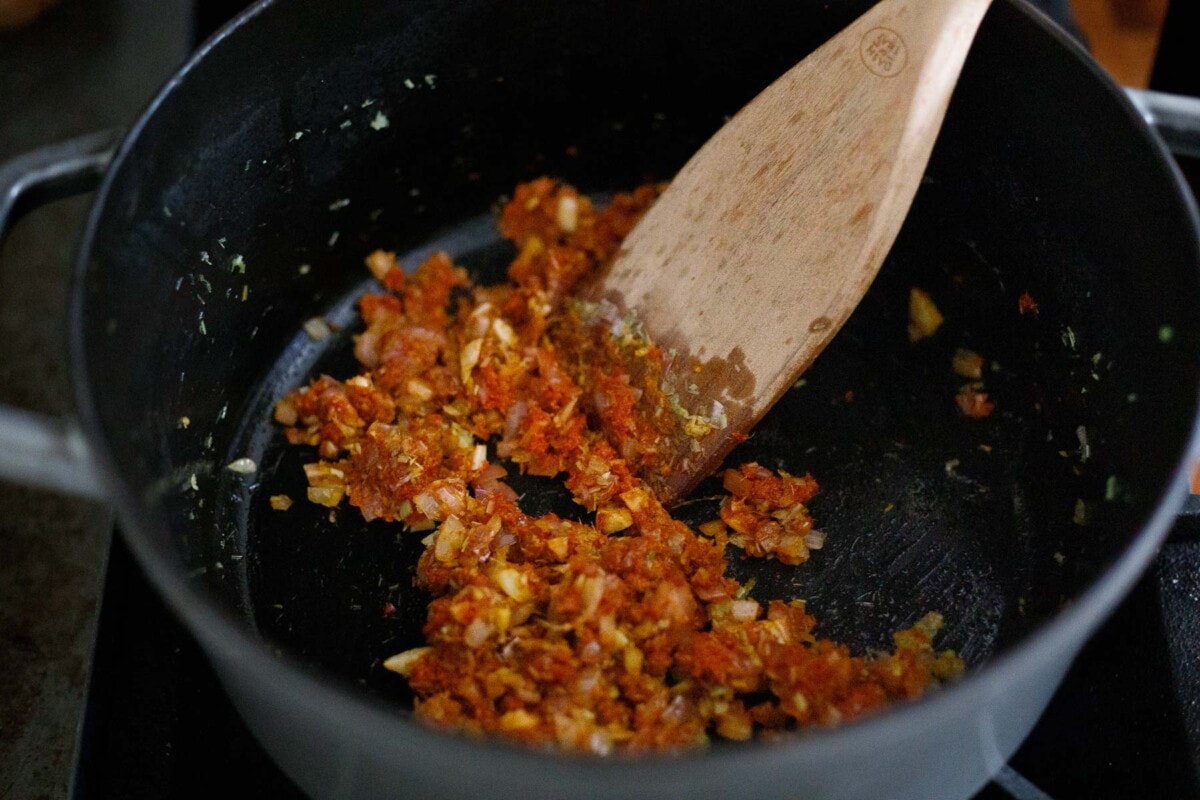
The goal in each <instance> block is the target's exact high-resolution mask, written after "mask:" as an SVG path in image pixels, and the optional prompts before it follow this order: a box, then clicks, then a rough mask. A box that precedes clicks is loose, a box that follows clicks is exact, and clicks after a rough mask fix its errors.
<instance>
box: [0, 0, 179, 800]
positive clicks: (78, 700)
mask: <svg viewBox="0 0 1200 800" xmlns="http://www.w3.org/2000/svg"><path fill="white" fill-rule="evenodd" d="M190 42H191V3H190V2H187V0H156V1H155V2H146V1H145V0H143V1H142V2H138V1H137V0H65V2H64V3H63V4H62V5H61V6H60V7H59V8H57V9H54V10H52V11H50V12H48V13H47V14H46V15H45V16H44V17H43V18H42V19H40V20H38V21H37V22H36V23H34V24H33V25H32V26H30V27H28V28H25V29H23V30H19V31H8V32H0V162H2V161H5V160H7V159H9V158H11V157H13V156H16V155H18V154H20V153H23V152H26V151H28V150H31V149H33V148H36V147H38V146H41V145H45V144H49V143H52V142H56V141H61V140H63V139H67V138H70V137H72V136H78V135H80V134H84V133H89V132H92V131H96V130H100V129H103V128H110V127H124V126H127V125H128V124H129V123H130V122H131V121H132V120H133V119H134V117H135V116H136V114H137V112H138V111H139V110H140V109H141V107H142V106H143V105H144V104H145V103H146V102H147V100H149V98H150V96H151V95H152V94H153V92H154V90H155V89H156V88H157V87H158V86H159V85H160V84H161V83H162V82H163V81H164V80H165V79H166V78H167V77H168V76H169V75H170V73H171V72H172V71H173V69H174V68H175V67H176V66H177V65H178V64H179V63H180V62H181V61H182V60H183V58H184V56H185V55H186V54H187V51H188V48H189V45H190ZM90 200H91V198H90V197H78V198H74V199H71V200H67V201H63V202H60V203H55V204H53V205H51V206H48V207H46V208H44V209H41V210H39V211H37V212H35V213H33V214H31V215H29V217H27V218H26V219H25V220H24V221H22V222H20V223H18V224H17V226H16V227H15V228H14V230H13V231H12V235H11V236H10V237H9V240H8V241H7V242H5V243H4V244H3V246H2V247H0V403H3V404H8V405H17V406H20V407H22V408H26V409H31V410H38V411H43V412H47V413H54V414H64V413H69V412H70V409H71V408H72V407H73V400H72V396H71V390H70V381H69V371H68V365H67V358H66V352H67V348H66V319H65V312H64V309H65V307H66V297H67V292H68V282H69V274H70V267H71V262H72V260H73V256H74V253H75V250H76V246H77V242H78V239H79V234H80V232H81V229H82V225H83V221H84V219H85V217H86V214H87V210H88V208H89V206H90ZM112 529H113V518H112V513H111V511H110V510H109V509H107V508H106V507H104V506H103V505H100V504H96V503H89V502H85V501H81V500H77V499H72V498H67V497H61V496H55V495H52V494H48V493H46V492H41V491H36V490H33V489H28V488H24V487H19V486H15V485H12V484H7V483H4V482H0V664H2V665H3V677H2V678H0V798H14V799H15V798H22V799H24V798H31V799H32V798H38V799H41V798H46V800H50V799H51V798H55V799H57V798H63V797H67V796H68V792H69V788H70V781H71V778H72V775H73V773H74V766H73V765H74V761H75V758H76V751H77V746H78V745H77V740H78V728H79V726H80V723H81V720H82V713H83V703H84V699H85V697H86V691H87V683H88V677H89V672H90V667H91V652H92V642H93V639H94V637H95V622H96V611H97V605H98V598H99V596H100V592H101V589H102V584H103V580H104V574H105V564H106V560H107V555H108V547H109V541H110V537H111V534H112Z"/></svg>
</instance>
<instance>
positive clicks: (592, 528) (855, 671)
mask: <svg viewBox="0 0 1200 800" xmlns="http://www.w3.org/2000/svg"><path fill="white" fill-rule="evenodd" d="M657 192H658V189H657V188H656V187H643V188H641V189H638V190H636V191H634V192H632V193H629V194H618V195H617V196H615V197H614V198H613V200H612V202H611V204H610V205H609V206H608V207H606V208H605V209H604V210H598V209H597V208H596V207H595V206H594V205H593V204H592V202H591V201H590V200H589V199H588V198H587V197H584V196H581V195H579V194H578V193H577V192H576V191H575V190H574V189H572V188H571V187H569V186H566V185H564V184H561V183H558V182H555V181H552V180H549V179H539V180H536V181H533V182H531V183H528V184H523V185H521V186H518V187H517V189H516V191H515V192H514V194H513V198H512V200H511V201H510V202H508V203H507V204H506V205H505V207H504V209H503V211H502V214H501V217H500V229H501V232H502V234H503V235H504V236H505V237H506V238H507V239H509V240H510V241H511V242H512V243H513V244H514V245H515V246H516V248H517V251H518V254H517V256H516V259H515V260H514V261H513V263H512V265H511V266H510V268H509V278H510V282H508V283H506V284H503V285H499V286H474V285H472V284H471V283H470V282H469V281H468V279H467V275H466V273H465V271H464V270H463V269H461V268H460V267H457V266H456V265H454V263H453V262H452V261H451V259H450V258H449V257H448V256H447V255H446V254H444V253H438V254H436V255H434V256H432V257H430V258H429V259H428V260H427V261H425V262H424V263H423V264H421V265H420V266H419V267H418V268H417V269H416V271H415V272H413V273H412V274H411V275H406V274H405V273H404V272H403V271H402V269H401V267H400V265H399V264H398V263H397V262H396V259H395V257H394V255H393V254H391V253H385V252H376V253H373V254H371V255H370V256H369V257H368V259H367V265H368V268H369V269H370V271H371V272H372V274H373V275H375V277H376V278H378V279H379V280H380V282H381V283H382V285H383V287H384V288H385V291H384V292H381V293H372V294H367V295H365V296H363V297H362V298H361V300H360V303H359V307H360V311H361V315H362V319H363V322H364V324H365V330H364V331H363V332H362V333H361V334H360V335H359V336H357V337H356V342H355V355H356V357H357V359H358V361H359V363H360V364H361V366H362V370H361V372H360V374H358V375H356V376H353V377H348V378H347V379H344V380H339V379H335V378H333V377H330V376H326V375H322V376H320V377H318V378H317V379H316V380H313V381H312V382H311V383H310V384H309V385H308V386H305V387H302V388H300V389H298V390H296V391H294V392H292V393H290V394H289V395H287V396H286V397H284V398H283V399H282V400H280V401H279V402H278V404H277V405H276V407H275V419H276V420H277V421H278V422H279V423H280V424H281V425H283V426H285V428H286V435H287V439H288V441H289V442H290V443H292V444H293V445H305V446H310V447H313V448H315V449H316V453H317V455H318V457H319V460H317V461H314V462H313V463H310V464H308V465H306V466H305V473H306V477H307V480H308V484H309V485H308V490H307V492H308V499H309V500H310V501H311V502H315V503H318V504H321V505H324V506H328V507H330V508H335V507H338V506H340V505H341V503H342V502H343V501H346V500H348V501H349V503H350V505H352V506H354V507H356V508H357V509H358V510H359V512H361V514H362V515H363V517H364V519H366V520H375V519H381V520H386V521H392V522H398V523H403V524H404V525H405V526H407V528H408V529H409V530H410V531H418V532H423V533H418V534H416V535H424V537H425V538H424V540H423V541H424V544H425V546H426V547H425V551H424V553H423V554H422V555H421V557H420V561H419V564H418V569H417V581H418V585H419V587H420V588H422V589H424V590H425V591H427V592H429V594H430V595H431V597H432V600H431V602H430V604H429V608H428V615H427V618H426V623H425V627H424V633H425V639H426V642H425V645H424V646H422V647H418V648H415V649H412V650H408V651H405V652H403V653H399V654H396V655H394V656H392V657H391V658H389V659H387V661H385V662H384V666H385V667H387V668H388V669H390V670H392V671H394V672H397V673H399V674H400V675H403V676H404V677H405V678H406V679H407V681H408V683H409V686H410V687H411V688H412V690H413V692H414V693H415V695H416V712H417V715H418V717H420V718H421V719H423V720H425V721H426V722H428V723H431V724H434V725H437V726H441V727H446V728H451V729H454V730H459V731H465V732H469V733H495V734H499V735H503V736H506V737H509V738H512V739H516V740H520V741H524V742H527V743H530V744H536V745H542V746H544V745H557V746H559V747H562V748H566V749H573V750H586V751H591V752H594V753H600V754H606V753H610V752H614V751H623V752H645V751H662V750H674V749H680V748H690V747H694V746H698V745H702V744H704V743H705V742H707V741H708V738H709V736H710V735H714V734H715V735H716V736H718V737H721V738H725V739H738V740H741V739H749V738H752V737H754V736H756V735H758V736H773V735H778V733H779V732H781V731H786V730H789V729H794V728H798V727H808V726H832V725H836V724H839V723H841V722H844V721H848V720H852V719H855V718H858V717H861V716H864V715H866V714H869V713H872V712H874V711H877V710H879V709H881V708H883V707H884V706H886V705H888V704H889V703H893V702H897V701H902V700H912V699H915V698H917V697H919V696H921V695H922V694H923V693H925V692H926V691H927V690H928V689H929V688H930V687H931V686H933V685H935V684H937V683H938V682H940V681H942V680H946V679H950V678H953V677H956V676H958V675H959V674H961V672H962V670H963V664H962V661H961V660H960V659H959V658H958V657H957V656H956V655H954V653H952V652H950V651H941V652H938V651H935V650H934V648H933V644H932V642H933V639H934V637H935V635H936V634H937V631H938V630H939V628H940V627H941V625H942V619H941V617H940V616H939V615H938V614H936V613H930V614H927V615H926V616H925V617H923V618H921V619H920V620H919V621H917V623H916V624H915V625H914V626H913V627H911V628H908V629H906V630H903V631H900V632H898V633H896V634H895V636H894V642H893V649H892V651H891V652H888V653H872V654H868V655H855V654H852V653H851V652H850V650H849V648H848V647H846V646H845V645H842V644H838V643H836V642H834V641H831V640H829V639H823V638H820V637H818V636H817V635H816V633H815V627H816V624H817V623H816V620H815V619H814V618H813V616H812V615H810V614H809V613H808V611H807V610H806V608H805V604H804V602H803V601H802V600H794V599H793V600H782V599H768V598H764V599H762V600H759V599H756V598H754V597H752V596H751V590H752V584H751V583H747V584H740V583H739V582H738V581H736V580H734V579H733V578H731V577H729V576H728V575H726V566H727V565H726V549H727V548H728V547H729V546H730V545H733V546H734V547H737V548H740V549H741V551H742V552H743V553H744V554H745V555H746V556H750V557H759V558H774V559H777V560H778V561H780V562H782V563H784V564H790V565H800V564H803V563H804V562H805V561H806V560H807V559H808V558H810V557H811V556H812V553H813V551H816V550H819V549H821V547H822V546H823V545H824V543H825V537H824V535H823V534H822V533H821V532H820V531H819V530H817V529H816V528H815V527H814V522H813V519H812V517H811V515H810V513H809V510H808V503H809V501H810V500H811V499H812V498H813V497H814V496H815V495H816V494H817V491H818V486H817V482H816V481H815V480H814V479H813V478H812V476H810V475H803V476H799V475H790V474H788V473H786V472H782V471H772V470H770V469H767V468H766V467H764V466H762V465H759V464H745V465H742V466H740V467H738V468H736V469H728V470H726V471H725V472H724V474H723V480H724V488H725V490H726V492H727V493H728V496H727V497H726V498H725V500H724V501H723V502H722V504H721V507H720V511H719V518H718V519H714V520H712V521H711V522H709V523H706V524H704V525H702V526H700V530H699V532H697V531H693V530H692V529H691V528H689V527H688V526H687V525H686V524H684V523H683V522H681V521H679V520H676V519H674V518H672V516H671V515H670V513H669V512H668V511H667V509H666V508H664V506H663V505H662V503H660V502H659V500H658V499H657V498H656V497H655V496H654V494H653V492H652V491H651V490H650V488H649V485H648V484H647V482H646V481H645V480H644V479H643V476H645V475H648V474H654V473H655V471H662V470H664V469H667V468H669V466H670V465H669V463H667V462H666V461H665V460H664V456H663V455H662V454H661V453H660V452H659V445H660V443H661V442H663V441H665V438H664V437H666V436H668V435H669V434H672V433H675V432H676V431H677V430H678V428H679V427H680V426H682V427H683V429H684V430H685V432H686V433H687V434H688V435H691V436H692V437H693V438H697V439H698V438H701V437H703V436H705V435H707V434H708V433H709V432H710V431H711V430H712V425H711V424H709V425H700V424H690V427H689V423H692V422H694V421H692V420H690V419H688V420H685V419H682V418H681V417H680V416H679V415H678V414H677V413H675V409H674V406H675V405H677V401H676V402H675V403H672V398H671V396H670V395H669V393H668V392H666V391H664V389H663V382H662V381H663V376H664V375H665V374H666V372H668V371H669V370H670V368H671V366H672V364H671V355H670V354H668V353H664V352H663V351H662V350H660V349H659V348H658V347H656V346H655V345H654V344H653V343H652V342H650V341H649V340H647V339H646V338H645V337H644V336H640V335H635V334H636V333H637V331H636V327H637V326H636V325H635V324H634V323H633V322H632V321H631V320H630V319H628V318H615V317H613V316H612V315H609V314H606V313H595V312H596V308H595V307H594V306H593V305H589V304H584V303H580V302H576V301H575V300H573V297H572V293H573V291H574V289H575V288H576V286H577V285H578V284H579V283H580V282H581V281H582V280H583V279H585V278H587V277H588V276H589V275H591V274H593V273H594V272H595V271H596V270H597V269H599V268H601V267H602V266H603V265H604V264H605V263H606V262H607V261H608V260H609V259H611V258H612V257H613V255H614V254H615V253H616V251H617V249H618V247H619V246H620V244H621V241H622V239H623V238H624V236H625V235H626V234H627V233H628V232H629V231H630V230H631V229H632V228H633V226H634V225H635V224H636V222H637V221H638V219H639V218H640V217H641V215H642V214H643V213H644V211H645V210H646V208H647V207H648V206H649V205H650V204H651V203H652V202H653V200H654V198H655V197H656V196H657ZM922 295H923V299H922V297H921V296H922ZM913 298H914V300H913V308H914V309H915V310H916V313H915V314H914V325H915V326H916V330H917V332H918V333H920V334H921V335H922V336H927V335H929V334H931V333H932V332H933V331H934V330H936V328H937V326H938V325H939V324H940V322H941V315H940V313H938V312H937V309H936V306H934V305H933V303H932V300H931V299H929V297H928V295H925V294H924V293H920V290H914V292H913ZM911 330H912V329H911V328H910V331H911ZM914 338H917V337H914ZM983 401H984V402H986V396H984V397H983ZM501 460H503V461H505V462H507V464H509V465H511V468H513V469H517V470H520V471H522V472H525V473H529V474H532V475H540V476H548V477H554V476H565V485H566V488H567V489H568V490H569V491H570V492H571V495H572V497H573V498H574V500H575V502H576V503H578V504H579V505H580V506H581V507H582V508H583V509H584V510H586V511H587V512H588V514H589V516H588V517H586V519H587V521H586V522H577V521H572V520H569V519H564V518H561V517H559V516H556V515H554V514H546V515H543V516H533V515H531V514H528V513H526V512H525V511H523V510H522V508H521V504H520V498H518V497H517V495H516V493H515V492H514V491H513V489H512V488H511V487H510V486H509V485H508V484H507V483H506V482H505V480H504V479H505V477H506V475H507V474H508V473H507V470H506V468H505V467H503V466H501V465H500V463H498V462H499V461H501ZM272 507H276V508H277V507H278V505H276V503H275V498H272Z"/></svg>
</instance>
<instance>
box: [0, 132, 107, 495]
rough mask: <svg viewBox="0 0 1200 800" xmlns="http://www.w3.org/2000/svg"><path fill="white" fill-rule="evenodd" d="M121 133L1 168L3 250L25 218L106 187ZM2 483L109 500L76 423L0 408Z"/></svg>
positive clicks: (71, 143) (59, 146)
mask: <svg viewBox="0 0 1200 800" xmlns="http://www.w3.org/2000/svg"><path fill="white" fill-rule="evenodd" d="M120 139H121V133H120V132H119V131H102V132H100V133H93V134H89V135H86V136H81V137H79V138H77V139H71V140H69V141H66V142H61V143H59V144H54V145H49V146H47V147H43V148H41V149H38V150H34V151H33V152H31V153H26V154H25V155H22V156H17V157H16V158H15V159H13V160H12V161H9V162H8V163H7V164H2V165H0V246H2V245H3V243H4V237H5V236H6V235H7V233H8V231H9V230H10V229H11V227H12V225H13V224H14V223H15V222H16V221H17V220H18V219H20V218H21V217H22V216H24V215H25V214H27V213H28V212H30V211H32V210H33V209H35V208H37V207H38V206H42V205H45V204H46V203H49V202H51V201H54V200H59V199H62V198H64V197H69V196H71V195H74V194H81V193H83V192H89V191H92V190H93V189H95V188H96V187H97V186H98V185H99V184H100V179H101V178H102V177H103V175H104V172H105V170H106V169H107V168H108V164H109V162H110V161H111V160H112V157H113V153H114V151H115V149H116V145H117V142H119V141H120ZM0 478H8V479H12V480H14V481H17V482H19V483H24V484H28V485H30V486H38V487H41V488H44V489H51V490H53V491H59V492H65V493H67V494H73V495H79V496H83V497H91V498H97V499H104V498H107V497H108V495H109V492H108V489H107V488H106V485H105V481H104V479H103V476H102V473H101V470H100V469H99V468H98V467H97V465H96V463H95V460H94V459H93V458H92V453H91V450H90V449H89V447H88V444H87V441H86V439H85V438H84V435H83V432H82V431H81V430H80V429H79V425H78V423H76V421H75V420H73V419H70V418H66V419H56V418H53V417H48V416H45V415H42V414H36V413H33V412H30V411H24V410H21V409H17V408H9V407H6V406H0Z"/></svg>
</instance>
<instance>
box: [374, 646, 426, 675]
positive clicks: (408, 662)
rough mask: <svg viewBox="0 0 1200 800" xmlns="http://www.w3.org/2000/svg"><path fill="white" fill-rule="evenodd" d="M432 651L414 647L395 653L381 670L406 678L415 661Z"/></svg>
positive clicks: (384, 663)
mask: <svg viewBox="0 0 1200 800" xmlns="http://www.w3.org/2000/svg"><path fill="white" fill-rule="evenodd" d="M432 649H433V648H432V647H414V648H413V649H411V650H405V651H404V652H403V653H397V654H396V655H394V656H392V657H391V658H389V659H387V660H386V661H384V662H383V668H384V669H386V670H390V671H392V672H395V673H398V674H400V675H403V676H404V677H406V678H407V677H408V676H409V675H410V674H411V673H412V668H413V664H415V663H417V659H419V658H420V657H421V656H423V655H425V654H426V653H428V652H429V651H430V650H432Z"/></svg>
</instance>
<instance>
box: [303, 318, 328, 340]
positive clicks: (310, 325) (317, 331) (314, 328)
mask: <svg viewBox="0 0 1200 800" xmlns="http://www.w3.org/2000/svg"><path fill="white" fill-rule="evenodd" d="M304 332H305V333H306V334H308V338H309V339H311V340H313V341H314V342H323V341H325V340H326V339H328V338H329V337H330V336H331V335H333V331H332V330H331V329H330V327H329V323H328V322H326V321H325V320H323V319H321V318H320V317H312V318H311V319H307V320H305V321H304Z"/></svg>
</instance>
